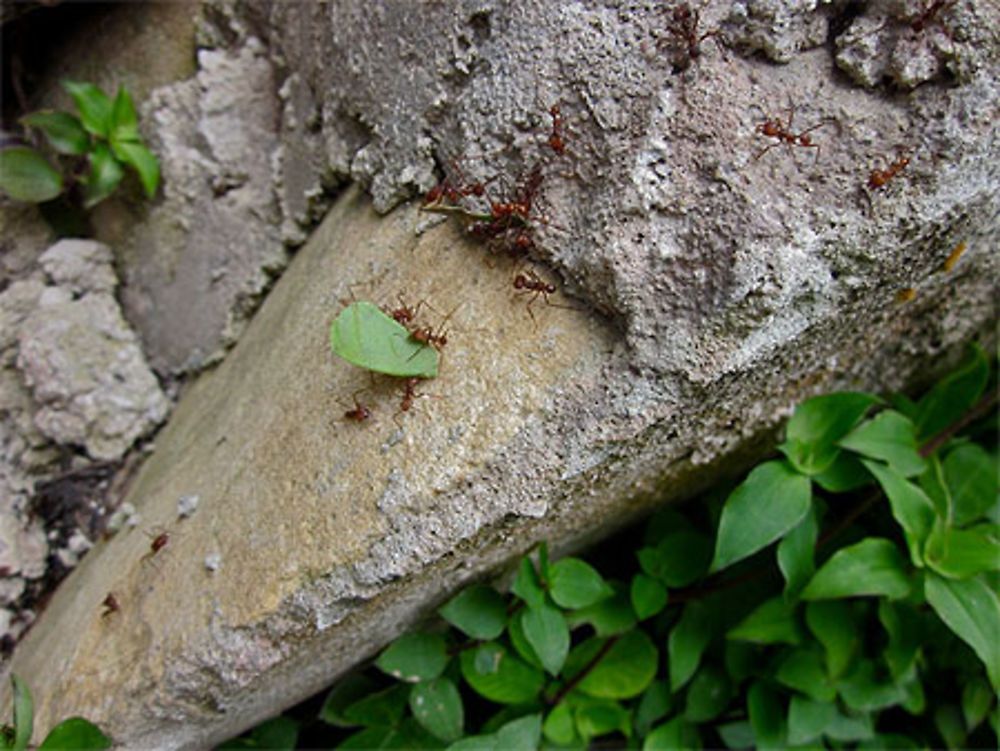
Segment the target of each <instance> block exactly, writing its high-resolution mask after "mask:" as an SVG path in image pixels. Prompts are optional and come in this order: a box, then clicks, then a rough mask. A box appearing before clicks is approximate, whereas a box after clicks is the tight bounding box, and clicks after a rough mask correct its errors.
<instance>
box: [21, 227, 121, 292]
mask: <svg viewBox="0 0 1000 751" xmlns="http://www.w3.org/2000/svg"><path fill="white" fill-rule="evenodd" d="M38 260H39V263H40V264H41V266H42V268H43V269H44V270H45V274H46V275H47V276H48V279H49V282H50V284H51V285H53V286H55V287H57V288H58V289H60V290H65V291H68V292H69V293H71V294H72V296H73V297H74V298H75V297H80V296H82V295H84V294H85V293H87V292H113V291H114V289H115V287H117V286H118V277H116V276H115V271H114V268H113V267H112V265H111V264H112V261H113V260H114V259H113V258H112V255H111V248H109V247H108V246H107V245H104V244H103V243H99V242H95V241H93V240H61V241H59V242H57V243H56V244H55V245H53V246H52V247H51V248H49V249H48V250H46V251H45V252H44V253H43V254H42V256H41V257H40V258H39V259H38Z"/></svg>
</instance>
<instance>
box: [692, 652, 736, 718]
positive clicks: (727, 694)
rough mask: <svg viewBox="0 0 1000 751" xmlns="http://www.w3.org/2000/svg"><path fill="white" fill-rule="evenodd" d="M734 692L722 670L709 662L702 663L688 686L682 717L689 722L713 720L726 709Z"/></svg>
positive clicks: (730, 682) (731, 684)
mask: <svg viewBox="0 0 1000 751" xmlns="http://www.w3.org/2000/svg"><path fill="white" fill-rule="evenodd" d="M734 694H735V691H734V689H733V683H732V681H731V680H729V676H728V675H726V672H725V671H724V670H722V669H721V668H719V667H718V666H716V665H713V664H711V663H708V664H705V665H702V667H701V669H700V670H699V671H698V672H697V673H695V675H694V678H692V679H691V684H690V685H689V686H688V689H687V697H686V701H685V704H684V718H685V719H686V720H687V721H688V722H691V723H699V722H708V721H709V720H713V719H715V718H716V717H718V716H719V715H720V714H722V713H723V712H724V711H725V710H726V707H728V706H729V702H730V701H731V700H732V698H733V696H734Z"/></svg>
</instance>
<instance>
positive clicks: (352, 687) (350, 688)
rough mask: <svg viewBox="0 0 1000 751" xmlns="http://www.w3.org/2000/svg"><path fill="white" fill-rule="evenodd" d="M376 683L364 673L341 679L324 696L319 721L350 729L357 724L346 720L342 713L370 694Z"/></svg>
mask: <svg viewBox="0 0 1000 751" xmlns="http://www.w3.org/2000/svg"><path fill="white" fill-rule="evenodd" d="M377 686H378V683H377V682H376V681H374V680H373V679H371V678H369V677H368V676H367V675H365V674H364V673H351V674H350V675H348V676H346V677H344V678H342V679H341V680H339V681H338V682H337V683H336V684H334V686H333V688H332V689H330V693H328V694H327V695H326V699H324V700H323V706H322V708H321V709H320V710H319V715H318V717H319V719H320V720H322V721H323V722H325V723H327V724H328V725H334V726H335V727H350V726H352V725H355V724H357V723H355V722H352V721H351V720H348V719H347V718H346V717H345V716H344V711H345V710H346V709H347V708H348V707H349V706H351V705H352V704H354V703H356V702H357V701H358V700H359V699H361V698H363V697H365V696H367V695H369V694H371V693H372V692H373V691H374V690H375V688H376V687H377Z"/></svg>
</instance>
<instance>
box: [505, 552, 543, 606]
mask: <svg viewBox="0 0 1000 751" xmlns="http://www.w3.org/2000/svg"><path fill="white" fill-rule="evenodd" d="M510 591H511V592H513V593H514V594H515V595H517V596H518V597H520V598H521V599H522V600H524V602H525V603H527V605H528V607H531V608H540V607H541V606H542V605H544V604H545V590H544V589H542V583H541V582H540V581H539V579H538V572H537V571H536V570H535V564H534V563H532V562H531V558H530V557H529V556H524V557H523V558H522V559H521V565H520V567H519V568H518V570H517V578H516V579H514V584H513V585H512V586H511V588H510Z"/></svg>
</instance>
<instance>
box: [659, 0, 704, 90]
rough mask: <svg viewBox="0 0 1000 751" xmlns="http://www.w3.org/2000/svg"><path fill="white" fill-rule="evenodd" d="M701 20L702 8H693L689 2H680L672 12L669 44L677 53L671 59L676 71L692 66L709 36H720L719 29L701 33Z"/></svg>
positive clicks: (668, 26)
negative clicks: (699, 25) (699, 28)
mask: <svg viewBox="0 0 1000 751" xmlns="http://www.w3.org/2000/svg"><path fill="white" fill-rule="evenodd" d="M700 21H701V8H698V9H697V10H693V9H692V8H691V6H690V5H688V4H687V3H678V4H677V5H675V6H674V8H673V10H672V12H671V13H670V23H669V24H668V25H667V31H669V32H670V35H671V39H670V41H669V43H668V45H667V46H669V47H672V48H673V49H674V51H675V53H676V54H675V55H674V57H673V60H672V61H671V62H672V63H673V66H674V73H682V72H683V71H685V70H687V69H688V68H689V67H691V63H692V62H693V61H694V60H697V59H698V58H699V57H701V43H702V42H704V41H705V40H706V39H708V38H709V37H714V36H718V34H719V31H718V29H716V30H714V31H706V32H705V33H703V34H700V35H699V34H698V24H699V22H700ZM657 46H662V45H657Z"/></svg>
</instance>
